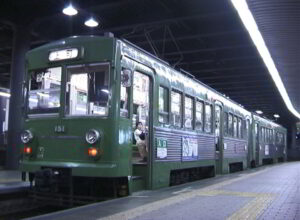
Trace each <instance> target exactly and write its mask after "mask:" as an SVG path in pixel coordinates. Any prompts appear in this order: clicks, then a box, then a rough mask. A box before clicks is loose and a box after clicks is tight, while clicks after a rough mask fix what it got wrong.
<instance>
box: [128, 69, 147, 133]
mask: <svg viewBox="0 0 300 220" xmlns="http://www.w3.org/2000/svg"><path fill="white" fill-rule="evenodd" d="M149 87H150V79H149V76H147V75H145V74H143V73H140V72H137V71H135V72H134V73H133V94H132V98H133V109H132V110H133V117H132V122H133V123H134V127H135V125H136V122H142V123H143V124H144V126H145V128H146V129H147V128H148V122H149V121H148V120H149Z"/></svg>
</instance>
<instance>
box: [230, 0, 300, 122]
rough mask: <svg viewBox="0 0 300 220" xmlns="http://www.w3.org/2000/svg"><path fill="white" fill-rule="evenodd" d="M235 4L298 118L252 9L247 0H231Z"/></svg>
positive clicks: (286, 100)
mask: <svg viewBox="0 0 300 220" xmlns="http://www.w3.org/2000/svg"><path fill="white" fill-rule="evenodd" d="M231 2H232V4H233V6H234V7H235V9H236V10H237V12H238V14H239V16H240V18H241V20H242V22H243V23H244V25H245V27H246V29H247V30H248V32H249V34H250V36H251V39H252V41H253V43H254V44H255V46H256V48H257V50H258V52H259V54H260V56H261V57H262V59H263V61H264V63H265V65H266V66H267V68H268V70H269V73H270V75H271V76H272V79H273V81H274V83H275V85H276V87H277V89H278V90H279V93H280V95H281V97H282V99H283V101H284V103H285V105H286V106H287V108H288V109H289V111H290V112H291V113H293V114H294V115H295V116H296V117H297V118H300V113H299V112H297V110H296V109H295V108H294V106H293V104H292V102H291V100H290V98H289V96H288V94H287V91H286V89H285V87H284V85H283V82H282V80H281V78H280V75H279V72H278V70H277V69H276V66H275V64H274V61H273V59H272V57H271V55H270V53H269V50H268V48H267V46H266V44H265V42H264V39H263V37H262V35H261V33H260V32H259V29H258V27H257V25H256V22H255V20H254V17H253V15H252V13H251V11H250V10H249V8H248V5H247V2H246V0H231Z"/></svg>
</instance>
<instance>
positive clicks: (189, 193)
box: [32, 162, 300, 220]
mask: <svg viewBox="0 0 300 220" xmlns="http://www.w3.org/2000/svg"><path fill="white" fill-rule="evenodd" d="M299 180H300V162H290V163H282V164H277V165H270V166H265V167H260V168H256V169H251V170H247V171H244V172H239V173H235V174H229V175H224V176H217V177H215V178H210V179H205V180H201V181H197V182H193V183H188V184H184V185H180V186H174V187H169V188H164V189H160V190H155V191H143V192H139V193H135V194H134V195H132V196H129V197H124V198H120V199H115V200H110V201H106V202H101V203H96V204H92V205H87V206H83V207H79V208H74V209H69V210H65V211H60V212H56V213H52V214H47V215H43V216H38V217H34V218H32V219H63V220H68V219H70V220H71V219H72V220H74V219H85V220H88V219H109V220H122V219H132V220H151V219H155V220H169V219H170V220H171V219H181V220H185V219H186V220H191V219H205V220H206V219H272V220H273V219H285V220H287V219H300V191H299V190H300V181H299Z"/></svg>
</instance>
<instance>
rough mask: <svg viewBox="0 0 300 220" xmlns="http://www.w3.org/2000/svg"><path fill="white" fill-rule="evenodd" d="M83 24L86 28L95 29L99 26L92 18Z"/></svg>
mask: <svg viewBox="0 0 300 220" xmlns="http://www.w3.org/2000/svg"><path fill="white" fill-rule="evenodd" d="M84 24H85V25H86V26H88V27H97V26H98V25H99V23H98V22H97V21H96V20H95V19H94V18H90V19H88V20H86V21H85V22H84Z"/></svg>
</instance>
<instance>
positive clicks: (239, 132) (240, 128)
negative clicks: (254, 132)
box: [238, 118, 243, 138]
mask: <svg viewBox="0 0 300 220" xmlns="http://www.w3.org/2000/svg"><path fill="white" fill-rule="evenodd" d="M238 137H239V138H243V133H242V119H240V118H238Z"/></svg>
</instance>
